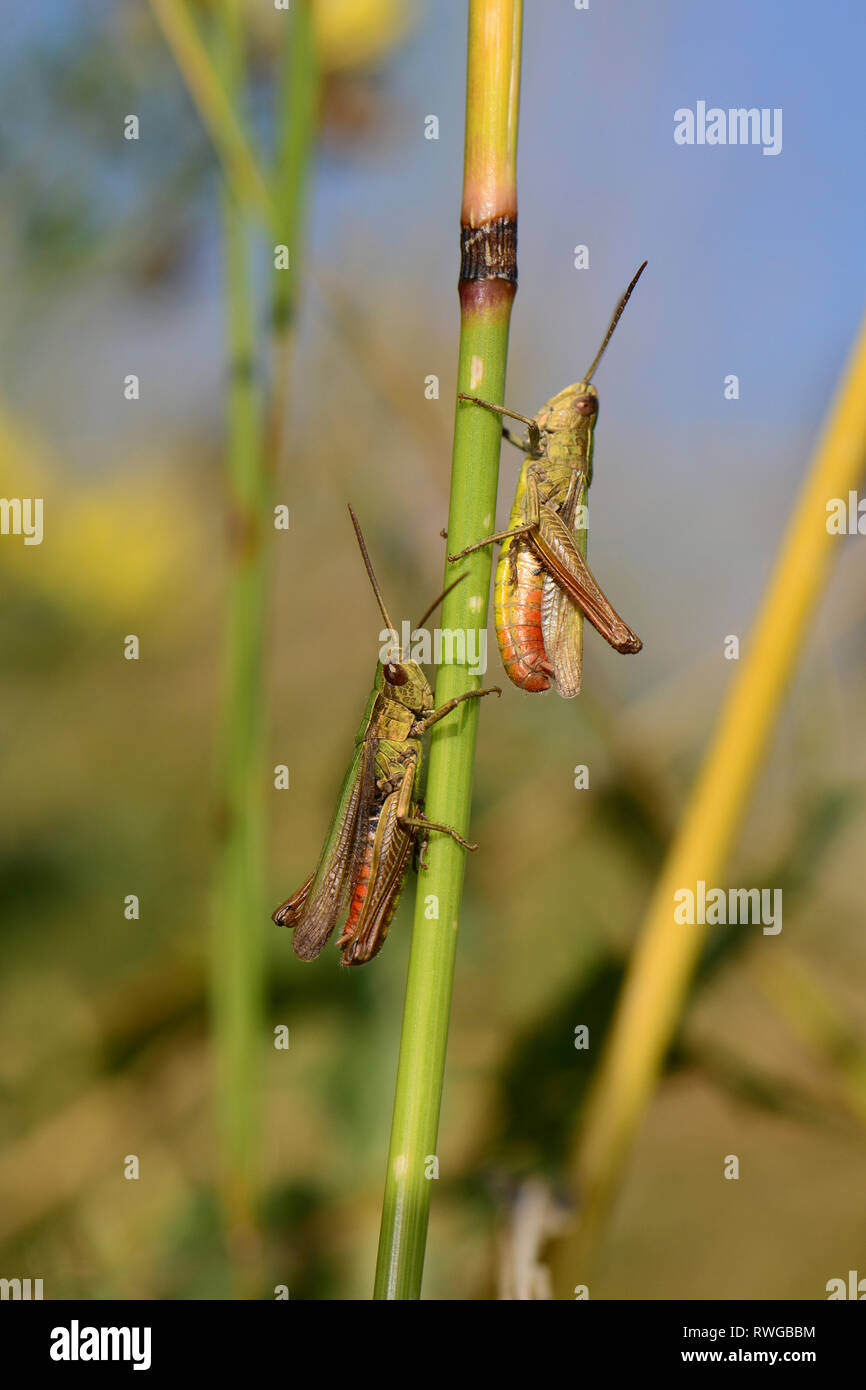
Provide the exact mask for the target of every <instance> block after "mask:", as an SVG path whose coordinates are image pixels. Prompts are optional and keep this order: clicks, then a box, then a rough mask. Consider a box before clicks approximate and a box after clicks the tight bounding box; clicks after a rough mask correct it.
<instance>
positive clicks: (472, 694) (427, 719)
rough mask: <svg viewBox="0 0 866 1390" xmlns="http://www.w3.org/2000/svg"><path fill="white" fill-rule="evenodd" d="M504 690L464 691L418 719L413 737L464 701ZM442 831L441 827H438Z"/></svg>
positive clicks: (414, 725)
mask: <svg viewBox="0 0 866 1390" xmlns="http://www.w3.org/2000/svg"><path fill="white" fill-rule="evenodd" d="M501 694H502V690H501V689H500V687H499V686H498V685H491V686H490V687H489V688H488V689H487V690H464V691H463V694H462V695H455V696H454V698H453V700H446V701H445V704H444V705H440V706H439V708H438V709H434V710H433V711H432V712H431V713H430V714H425V716H424V718H423V719H416V721H415V723H414V724H413V725H412V737H413V738H420V737H421V735H422V734H426V732H427V730H428V729H432V727H433V725H434V724H438V723H439V720H440V719H444V718H445V716H446V714H450V713H451V711H452V710H453V709H456V708H457V706H458V705H460V704H462V703H463V701H464V700H480V699H481V697H482V695H501ZM438 828H439V829H440V830H441V829H442V827H441V826H439V827H438Z"/></svg>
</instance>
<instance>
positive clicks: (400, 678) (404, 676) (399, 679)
mask: <svg viewBox="0 0 866 1390" xmlns="http://www.w3.org/2000/svg"><path fill="white" fill-rule="evenodd" d="M383 670H384V673H385V680H386V681H387V682H388V684H389V685H405V684H406V682H407V680H408V679H409V672H408V671H407V670H406V667H405V666H400V665H398V664H397V662H396V661H389V662H388V663H387V665H386V666H384V667H383Z"/></svg>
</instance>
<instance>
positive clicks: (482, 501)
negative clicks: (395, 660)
mask: <svg viewBox="0 0 866 1390" xmlns="http://www.w3.org/2000/svg"><path fill="white" fill-rule="evenodd" d="M521 8H522V7H521V4H520V0H470V5H469V37H468V49H467V93H466V147H465V160H464V185H463V213H462V219H461V220H462V227H463V233H462V235H463V245H464V250H465V247H466V242H467V237H468V236H469V234H470V233H473V234H476V235H477V236H478V237H479V238H480V239H481V240H484V241H485V244H486V245H490V246H491V247H492V246H493V244H494V242H495V230H491V231H490V239H489V241H487V240H486V236H487V233H486V231H485V229H489V228H491V224H493V228H494V229H495V226H496V224H498V223H501V221H502V220H503V219H504V220H506V221H508V222H509V223H510V224H511V225H512V226H513V228H514V230H515V235H516V207H517V203H516V180H515V161H516V142H517V113H518V90H519V78H520V37H521V19H522V16H521ZM513 256H514V248H513V246H512V248H511V257H512V259H513ZM505 259H506V260H507V259H508V257H506V258H505ZM480 261H481V262H483V261H484V256H483V255H482V256H481V257H480ZM515 264H516V263H515ZM508 269H509V268H508V267H506V266H505V265H504V264H503V266H502V267H501V268H500V269H499V270H496V269H494V270H487V271H484V270H482V271H481V272H479V271H478V267H477V266H476V267H475V274H470V275H467V273H466V271H467V265H466V258H465V256H464V266H463V270H462V272H461V282H460V304H461V322H460V351H459V362H458V373H457V377H458V391H464V392H467V393H468V392H475V393H481V394H483V395H485V396H486V397H487V398H488V399H491V400H495V401H501V400H502V398H503V392H504V389H505V364H506V354H507V348H508V327H509V319H510V312H511V305H512V302H513V298H514V289H515V276H514V274H513V266H512V267H510V269H511V271H512V273H511V274H509V273H507V271H508ZM500 444H501V435H500V425H499V421H498V420H497V419H496V418H495V417H494V416H493V415H492V413H491V412H488V411H483V410H477V409H473V408H472V407H471V406H469V407H467V406H465V405H462V404H461V403H459V402H458V405H457V410H456V416H455V427H454V451H453V458H452V473H451V498H450V504H449V512H448V549H449V551H452V552H453V551H455V550H459V549H461V548H462V547H463V546H465V545H468V544H470V543H471V542H472V541H474V540H477V539H478V538H479V537H480V536H483V535H485V534H487V533H488V532H489V531H490V530H491V529H492V525H493V520H494V516H495V512H496V490H497V482H498V475H499V454H500ZM490 567H491V555H490V551H489V549H485V550H481V551H478V552H476V553H475V554H474V555H472V556H470V557H468V559H466V560H464V561H461V562H460V566H459V569H460V571H465V572H466V573H467V574H468V578H467V579H466V580H465V581H464V582H463V583H462V584H459V585H458V586H457V587H456V588H455V589H454V590H453V591H452V592H451V593H450V594H449V595H448V596H447V598H446V599H445V602H444V604H443V608H442V619H441V621H442V626H443V628H445V629H451V630H454V631H464V632H466V634H467V640H468V638H469V634H470V633H479V632H481V631H483V630H485V629H486V624H487V601H488V592H489V588H490ZM454 573H455V572H454V571H453V570H451V569H450V567H448V566H446V582H448V581H450V580H451V579H453V578H454ZM479 686H480V680H479V679H478V678H477V677H474V676H472V675H470V673H469V670H468V667H467V665H466V664H457V663H456V662H455V663H453V664H446V665H443V666H442V667H441V668H440V671H439V674H438V678H437V682H436V703H437V705H441V704H443V703H444V702H445V701H447V700H449V699H450V698H451V697H452V696H454V695H458V694H461V693H462V692H463V691H465V690H470V689H477V688H478V687H479ZM478 703H479V702H478V701H475V700H469V701H466V702H465V703H464V704H463V705H462V706H460V707H458V709H457V710H456V711H455V712H454V713H453V714H451V715H449V716H448V718H447V719H445V720H443V721H442V722H441V723H439V724H437V725H436V726H435V728H434V730H433V733H432V739H431V748H430V761H429V774H428V780H427V794H426V814H427V815H428V817H429V818H430V819H431V820H435V821H439V822H441V823H443V824H446V825H450V826H453V827H454V828H455V829H456V830H458V831H459V832H460V833H461V834H462V835H465V834H466V833H467V831H468V826H469V815H470V806H471V799H472V774H473V764H474V759H475V740H476V733H477V727H478ZM427 853H428V863H429V868H428V869H427V871H426V872H422V873H421V874H419V877H418V892H417V900H416V906H415V919H414V925H413V930H412V946H411V952H410V958H409V974H408V979H407V985H406V998H405V1004H404V1012H403V1028H402V1036H401V1042H400V1057H399V1063H398V1072H397V1084H396V1090H395V1097H394V1113H393V1120H392V1129H391V1143H390V1150H389V1155H388V1167H387V1172H386V1179H385V1195H384V1200H383V1207H382V1226H381V1234H380V1239H379V1257H378V1263H377V1268H376V1281H375V1288H374V1298H377V1299H403V1298H417V1297H419V1296H420V1291H421V1278H422V1273H423V1267H424V1250H425V1244H426V1237H427V1224H428V1219H429V1212H430V1197H431V1191H432V1181H431V1179H432V1178H434V1177H435V1176H437V1174H436V1172H435V1167H434V1165H435V1153H436V1142H437V1135H438V1128H439V1111H440V1105H441V1100H442V1087H443V1079H444V1071H445V1053H446V1044H447V1037H448V1020H449V1013H450V1008H451V993H452V984H453V978H454V959H455V952H456V947H457V925H458V918H459V913H460V901H461V895H462V890H463V873H464V865H465V851H464V850H463V849H461V848H460V846H459V845H457V844H456V843H455V842H454V841H453V840H452V839H451V838H450V837H449V836H446V835H433V836H432V837H431V841H430V845H429V848H428V852H427Z"/></svg>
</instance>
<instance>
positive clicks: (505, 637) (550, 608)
mask: <svg viewBox="0 0 866 1390" xmlns="http://www.w3.org/2000/svg"><path fill="white" fill-rule="evenodd" d="M645 266H646V261H644V263H643V265H642V266H641V267H640V269H639V270H638V272H637V274H636V275H635V277H634V279H633V280H632V282H631V284H630V285H629V287H628V289H627V290H626V291H625V294H624V295H623V296H622V298H621V299H620V301H619V304H618V305H617V307H616V311H615V312H614V315H613V318H612V319H611V322H610V326H609V328H608V330H607V333H606V334H605V336H604V339H603V341H602V344H601V347H600V348H599V350H598V352H597V353H596V355H595V357H594V359H593V361H592V363H591V365H590V368H589V370H588V371H587V373H586V375H585V377H584V378H583V380H582V381H577V382H575V383H574V385H572V386H566V388H565V389H564V390H563V391H560V392H559V393H558V395H556V396H553V397H552V398H551V399H550V400H549V401H548V402H547V403H546V404H545V405H543V406H542V408H541V410H539V412H538V414H537V415H535V416H532V417H530V416H527V415H518V414H517V413H516V412H515V411H513V410H508V409H506V407H505V406H502V405H495V404H494V403H493V402H492V401H485V400H482V399H481V398H480V397H479V396H467V395H465V394H463V393H462V392H461V393H460V397H459V399H460V400H462V401H467V402H470V403H471V404H473V405H481V406H484V407H485V408H486V409H487V410H493V411H496V412H497V413H498V414H499V415H507V416H509V417H510V418H511V419H512V420H520V421H522V422H523V424H524V425H526V427H527V435H526V438H525V439H523V440H521V439H517V438H516V437H515V436H514V435H513V434H512V433H511V431H510V430H508V429H506V428H504V427H503V431H502V433H503V435H504V437H505V438H506V439H507V440H508V441H509V442H510V443H512V444H515V445H516V446H517V447H518V448H519V449H522V450H523V452H524V453H525V454H526V455H527V459H526V462H525V463H524V465H523V467H522V468H521V470H520V477H519V479H518V483H517V491H516V493H515V498H514V505H513V507H512V511H511V517H510V519H509V525H508V530H507V531H498V532H496V533H494V535H492V536H487V537H486V538H485V539H484V540H482V541H476V542H475V544H474V545H469V546H467V547H466V549H465V550H461V551H460V552H459V553H458V554H457V555H449V557H448V558H449V560H452V561H454V560H459V559H462V557H463V556H464V555H468V554H470V552H471V551H473V550H479V549H480V548H481V547H482V546H486V545H492V544H493V543H494V541H501V542H502V549H501V551H500V554H499V563H498V564H497V567H496V581H495V589H494V621H495V625H496V635H497V639H498V642H499V649H500V653H501V655H502V661H503V664H504V666H505V671H506V674H507V675H508V677H509V679H510V680H512V681H513V682H514V684H515V685H518V686H520V687H521V689H523V690H530V691H536V690H547V689H548V688H549V685H550V680H549V679H548V678H549V677H550V678H552V679H553V680H554V681H555V683H556V687H557V690H558V691H559V693H560V695H562V696H563V697H564V698H566V699H570V698H572V697H573V696H575V695H577V694H578V692H579V691H580V681H581V672H582V667H583V615H584V614H585V615H586V617H587V618H588V619H589V621H590V622H591V623H592V625H593V627H594V628H596V629H597V631H598V632H600V633H601V635H602V637H604V638H605V640H606V641H608V642H609V643H610V645H611V646H612V647H614V648H615V649H616V650H617V651H619V652H639V651H640V649H641V645H642V643H641V640H640V638H639V637H637V636H636V635H635V634H634V633H633V632H632V630H631V628H630V627H628V626H627V624H626V623H624V622H623V620H622V618H621V617H620V616H619V614H618V613H617V612H616V610H615V609H614V607H613V605H612V604H611V603H610V601H609V600H608V598H607V597H606V595H605V594H604V592H603V591H602V589H601V587H600V586H599V584H598V583H597V581H596V579H595V577H594V575H593V574H592V571H591V570H590V568H589V566H588V565H587V563H586V495H587V491H588V489H589V485H590V483H591V482H592V451H593V434H594V430H595V422H596V419H597V418H598V392H597V391H596V389H595V387H594V386H591V385H590V379H591V377H592V375H593V373H594V371H595V369H596V367H597V366H598V364H599V362H600V361H601V358H602V354H603V353H604V350H605V348H606V347H607V345H608V343H609V342H610V339H611V336H612V334H613V331H614V329H615V328H616V325H617V323H618V322H619V319H620V315H621V314H622V311H623V309H624V308H625V306H626V304H627V303H628V300H629V297H630V295H631V292H632V290H633V289H634V287H635V285H636V284H637V282H638V280H639V279H640V276H641V274H642V273H643V270H644V267H645Z"/></svg>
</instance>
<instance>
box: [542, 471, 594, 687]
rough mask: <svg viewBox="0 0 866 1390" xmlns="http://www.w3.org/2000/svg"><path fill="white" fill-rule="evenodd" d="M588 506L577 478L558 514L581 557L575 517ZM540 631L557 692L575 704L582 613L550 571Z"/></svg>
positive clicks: (580, 663) (545, 582)
mask: <svg viewBox="0 0 866 1390" xmlns="http://www.w3.org/2000/svg"><path fill="white" fill-rule="evenodd" d="M585 502H586V480H585V479H584V478H578V477H576V476H575V477H574V479H573V485H572V487H570V488H569V492H568V496H567V498H566V500H565V502H564V504H563V506H562V507H561V508H560V510H559V516H560V518H561V519H562V522H563V524H564V525H565V526H566V527H567V528H568V530H569V531H570V532H571V533H572V535H573V537H574V544H575V548H576V549H577V550H578V551H579V553H580V554H581V555H583V552H584V550H585V548H586V545H585V537H586V531H585V530H584V531H582V533H581V534H582V535H583V537H584V544H583V546H581V541H580V537H579V536H578V535H577V533H576V532H575V531H574V516H575V512H576V511H578V512H579V513H580V514H582V512H583V505H584V503H585ZM541 630H542V633H543V636H544V651H545V654H546V656H547V659H548V661H549V662H550V664H551V665H552V667H553V679H554V682H555V684H556V688H557V690H558V692H559V694H560V695H561V696H562V698H563V699H564V700H572V699H574V697H575V695H579V694H580V679H581V674H582V672H583V613H582V612H581V610H580V608H578V606H577V604H576V603H573V602H572V600H571V599H570V598H569V597H568V595H567V594H566V592H565V590H564V589H563V588H562V587H561V586H560V585H559V584H558V583H557V581H556V580H555V579H554V578H553V575H552V574H551V573H550V571H549V570H545V572H544V580H543V583H542V587H541Z"/></svg>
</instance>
